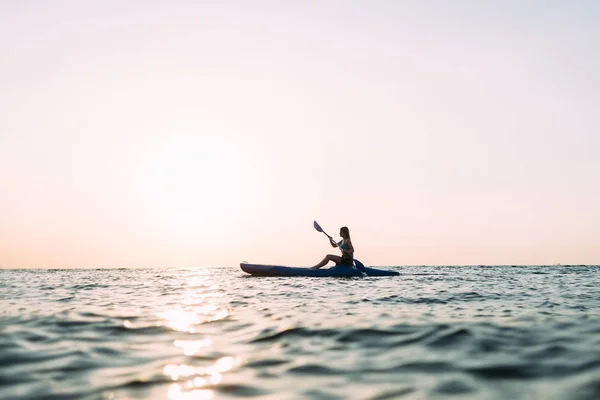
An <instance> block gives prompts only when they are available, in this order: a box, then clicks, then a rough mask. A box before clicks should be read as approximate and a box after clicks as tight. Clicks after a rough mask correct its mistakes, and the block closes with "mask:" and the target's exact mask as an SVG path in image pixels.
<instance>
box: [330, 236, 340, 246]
mask: <svg viewBox="0 0 600 400" xmlns="http://www.w3.org/2000/svg"><path fill="white" fill-rule="evenodd" d="M329 243H331V247H338V245H337V243H336V242H335V240H333V238H332V237H329Z"/></svg>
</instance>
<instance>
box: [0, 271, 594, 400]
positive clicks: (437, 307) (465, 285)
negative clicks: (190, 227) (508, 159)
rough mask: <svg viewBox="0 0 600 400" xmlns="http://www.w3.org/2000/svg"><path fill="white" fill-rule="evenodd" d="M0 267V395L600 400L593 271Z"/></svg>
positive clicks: (92, 397) (8, 396) (12, 397)
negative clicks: (302, 272) (278, 273)
mask: <svg viewBox="0 0 600 400" xmlns="http://www.w3.org/2000/svg"><path fill="white" fill-rule="evenodd" d="M389 269H395V270H398V271H400V273H401V276H396V277H385V278H264V277H251V276H248V275H245V274H244V273H243V272H242V271H241V270H240V269H239V268H238V267H219V268H197V269H143V270H140V269H103V270H89V269H80V270H0V399H3V400H7V399H36V400H38V399H174V400H178V399H231V398H244V397H250V398H257V399H327V400H329V399H372V400H383V399H511V400H515V399H544V400H552V399H557V400H558V399H561V400H563V399H578V400H583V399H590V400H597V399H600V267H598V266H462V267H461V266H452V267H450V266H447V267H445V266H435V267H434V266H414V267H389Z"/></svg>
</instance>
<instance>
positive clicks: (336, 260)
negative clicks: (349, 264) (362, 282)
mask: <svg viewBox="0 0 600 400" xmlns="http://www.w3.org/2000/svg"><path fill="white" fill-rule="evenodd" d="M329 261H333V262H334V263H335V265H339V264H340V263H341V262H342V257H340V256H336V255H333V254H327V255H326V256H325V258H324V259H322V260H321V262H320V263H318V264H317V265H315V266H314V267H311V268H312V269H319V268H321V267H324V266H325V265H326V264H327V263H328V262H329Z"/></svg>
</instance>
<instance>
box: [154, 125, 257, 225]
mask: <svg viewBox="0 0 600 400" xmlns="http://www.w3.org/2000/svg"><path fill="white" fill-rule="evenodd" d="M147 166H148V168H147V169H145V171H144V176H145V179H144V180H143V181H144V182H145V187H144V192H145V194H146V195H145V198H146V200H147V202H146V204H147V207H148V212H149V213H150V214H151V215H152V217H153V218H155V219H158V220H160V221H162V222H163V223H164V224H165V225H166V228H170V229H176V230H177V231H179V232H180V231H181V230H184V229H185V228H190V229H198V227H201V226H206V225H207V224H211V223H215V222H219V226H223V225H229V224H231V223H232V222H233V221H234V220H235V219H236V215H237V214H238V212H239V207H240V200H241V195H242V192H243V191H244V187H243V185H244V181H245V180H244V178H243V170H242V168H241V161H240V156H239V151H238V150H237V149H236V148H235V147H234V146H231V145H229V144H227V143H226V142H225V141H224V140H221V139H219V138H216V137H210V136H206V135H204V136H202V135H182V136H176V137H171V138H169V139H168V140H167V141H164V142H161V143H159V144H158V146H157V147H156V148H155V149H154V150H153V151H152V153H151V157H150V160H149V162H148V163H147Z"/></svg>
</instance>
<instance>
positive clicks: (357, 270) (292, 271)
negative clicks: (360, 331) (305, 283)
mask: <svg viewBox="0 0 600 400" xmlns="http://www.w3.org/2000/svg"><path fill="white" fill-rule="evenodd" d="M354 261H355V265H354V266H346V265H336V266H335V267H332V268H321V269H310V268H301V267H286V266H283V265H264V264H248V263H240V268H241V269H242V271H244V272H246V273H248V274H250V275H255V276H309V277H352V276H396V275H400V273H399V272H398V271H386V270H381V269H375V268H369V267H365V266H364V265H363V264H362V263H361V262H360V261H358V260H354ZM363 272H364V273H363Z"/></svg>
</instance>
